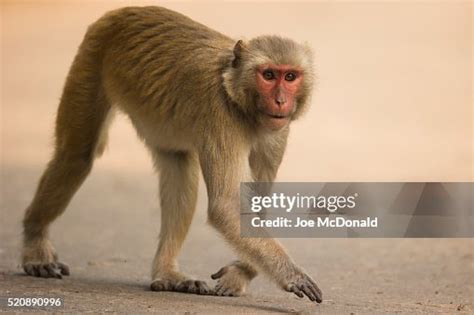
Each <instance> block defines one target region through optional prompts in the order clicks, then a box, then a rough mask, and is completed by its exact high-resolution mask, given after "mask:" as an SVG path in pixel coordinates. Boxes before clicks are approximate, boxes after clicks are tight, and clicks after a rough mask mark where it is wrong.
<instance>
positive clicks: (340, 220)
mask: <svg viewBox="0 0 474 315" xmlns="http://www.w3.org/2000/svg"><path fill="white" fill-rule="evenodd" d="M250 223H251V225H252V227H256V228H286V227H295V228H318V227H320V228H334V227H335V228H354V227H361V228H376V227H378V218H377V217H366V218H364V219H347V218H344V217H334V218H330V217H325V218H321V217H318V218H316V219H307V218H302V217H299V216H296V217H295V218H294V219H289V218H287V217H283V216H281V217H277V218H275V219H263V218H260V217H254V218H252V219H251V222H250Z"/></svg>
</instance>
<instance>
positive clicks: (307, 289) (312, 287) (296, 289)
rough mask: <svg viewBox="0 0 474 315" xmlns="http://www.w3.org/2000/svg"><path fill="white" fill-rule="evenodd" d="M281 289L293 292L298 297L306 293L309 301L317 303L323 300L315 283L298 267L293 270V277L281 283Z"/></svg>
mask: <svg viewBox="0 0 474 315" xmlns="http://www.w3.org/2000/svg"><path fill="white" fill-rule="evenodd" d="M283 289H284V290H285V291H287V292H293V293H294V294H296V295H297V296H298V297H300V298H302V297H304V296H305V295H306V296H307V297H308V298H309V299H310V300H311V301H316V302H318V303H321V302H322V301H323V293H322V292H321V290H320V289H319V288H318V286H317V285H316V282H314V280H313V279H311V277H310V276H308V275H307V274H306V273H305V272H304V271H302V270H300V269H299V268H297V269H296V270H295V274H294V276H293V279H291V280H290V282H289V283H287V284H285V285H283Z"/></svg>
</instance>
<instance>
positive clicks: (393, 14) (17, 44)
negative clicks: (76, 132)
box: [0, 0, 474, 313]
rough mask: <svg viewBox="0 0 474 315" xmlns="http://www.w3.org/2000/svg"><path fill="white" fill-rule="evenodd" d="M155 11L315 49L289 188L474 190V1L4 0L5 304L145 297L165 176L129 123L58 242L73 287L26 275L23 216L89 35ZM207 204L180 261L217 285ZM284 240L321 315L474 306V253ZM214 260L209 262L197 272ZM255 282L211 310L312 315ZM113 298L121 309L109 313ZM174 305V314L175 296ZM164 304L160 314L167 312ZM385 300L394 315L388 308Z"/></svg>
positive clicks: (457, 243)
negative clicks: (441, 186)
mask: <svg viewBox="0 0 474 315" xmlns="http://www.w3.org/2000/svg"><path fill="white" fill-rule="evenodd" d="M145 4H154V5H157V4H158V5H162V6H165V7H167V8H170V9H174V10H176V11H179V12H181V13H183V14H185V15H188V16H189V17H191V18H193V19H195V20H197V21H199V22H201V23H203V24H206V25H208V26H210V27H212V28H214V29H216V30H218V31H220V32H222V33H224V34H227V35H229V36H231V37H233V38H235V39H240V38H251V37H253V36H256V35H260V34H279V35H283V36H287V37H291V38H293V39H296V40H298V41H302V42H308V43H309V44H310V45H311V46H312V47H313V49H314V52H315V60H316V72H317V76H318V80H317V84H316V86H315V93H314V96H313V100H312V107H311V109H310V110H309V111H308V113H307V115H306V116H305V117H304V118H302V119H301V120H300V121H297V122H296V123H295V124H293V126H292V132H291V136H290V141H289V145H288V149H287V154H286V156H285V158H284V161H283V164H282V166H281V169H280V172H279V175H278V180H279V181H472V179H473V176H474V172H473V127H472V122H473V102H472V100H473V94H472V91H473V81H472V73H473V69H474V68H473V62H472V59H473V58H472V56H473V51H472V44H473V24H472V21H473V19H472V16H473V5H472V2H470V1H440V2H435V1H420V2H411V1H379V2H374V1H372V2H359V1H341V2H338V1H314V2H309V1H307V2H282V3H273V2H247V1H246V2H238V3H235V2H234V3H228V2H204V1H192V2H191V1H187V2H165V1H159V2H158V1H156V2H150V1H149V2H142V1H54V0H51V1H40V0H37V1H2V2H1V36H2V37H1V113H0V114H1V186H2V187H1V193H2V195H1V200H0V202H1V204H0V206H1V213H0V215H1V228H0V258H1V260H0V269H1V270H0V271H1V272H0V279H1V278H2V277H3V278H4V280H7V282H5V283H6V286H4V288H7V289H8V290H10V291H8V292H24V291H25V290H30V291H31V290H37V292H39V293H41V292H43V291H41V290H46V289H45V288H47V290H49V291H48V292H55V291H54V290H55V289H56V290H58V288H59V290H62V291H61V292H62V294H68V293H67V292H73V291H74V290H77V291H78V292H79V291H82V290H83V289H84V287H85V288H86V291H91V290H92V289H91V287H92V288H93V287H94V285H95V286H96V287H97V286H98V288H99V289H100V290H99V289H97V288H96V289H97V291H96V295H95V296H90V297H88V296H85V295H81V294H75V295H73V296H71V297H68V298H69V301H73V300H75V301H77V303H75V304H74V303H70V305H71V304H74V305H76V307H81V306H80V305H82V307H86V309H87V306H86V304H87V303H88V304H87V305H88V307H91V306H92V305H95V304H100V303H109V304H110V303H111V302H110V301H114V303H116V304H115V307H118V306H117V305H121V304H120V303H123V301H122V302H120V300H119V298H123V297H124V296H125V297H128V295H127V293H124V292H127V290H132V291H133V289H135V290H137V289H136V288H135V287H132V288H130V287H129V286H127V285H128V284H129V283H135V282H136V283H138V284H139V286H140V290H139V292H140V293H143V292H142V289H143V288H146V286H147V283H148V273H149V265H150V263H151V259H152V257H153V253H154V250H155V248H156V236H157V235H158V230H159V211H158V204H157V201H156V195H157V194H156V192H157V179H156V176H155V175H154V174H153V170H152V163H151V159H150V158H149V156H148V154H147V151H146V150H145V148H144V146H143V144H142V143H140V141H139V140H138V139H137V137H136V134H135V131H134V130H133V129H132V127H131V124H130V122H129V121H128V119H127V118H126V117H124V116H118V117H117V118H118V119H116V121H115V123H114V124H113V126H112V128H111V133H110V142H109V147H108V150H107V151H106V152H105V154H104V156H103V157H102V158H101V159H99V160H98V161H97V162H96V164H95V167H94V170H93V172H92V174H91V175H90V177H89V178H88V179H87V180H86V183H85V184H84V185H83V187H82V188H81V189H80V190H79V192H78V193H77V195H76V196H75V198H74V199H73V201H72V203H71V205H70V207H69V209H68V211H67V212H66V213H65V214H64V215H63V216H62V217H61V218H60V219H59V220H58V222H57V223H56V224H55V225H54V226H53V229H52V238H53V240H54V243H55V244H56V246H57V248H58V249H59V252H60V255H61V257H63V259H64V260H65V261H66V262H69V263H70V265H71V269H72V270H73V277H74V275H75V277H76V278H75V280H74V281H71V282H67V281H70V280H65V281H63V282H61V285H59V284H55V283H53V284H51V282H47V280H41V279H33V280H30V279H28V278H24V277H15V275H16V273H17V272H19V269H18V268H17V265H18V255H19V249H20V247H19V244H20V239H21V238H20V235H21V228H20V221H21V217H22V214H23V210H24V208H25V207H26V206H27V205H28V203H29V202H30V200H31V198H32V196H33V193H34V190H35V185H36V183H37V180H38V178H39V176H40V175H41V173H42V171H43V169H44V166H45V164H46V163H47V161H48V159H49V157H50V155H51V152H52V143H53V130H54V129H53V125H54V120H55V112H56V109H57V105H58V101H59V98H60V95H61V90H62V86H63V84H64V79H65V77H66V75H67V72H68V69H69V66H70V64H71V62H72V60H73V58H74V55H75V53H76V49H77V47H78V46H79V44H80V42H81V40H82V38H83V36H84V33H85V31H86V28H87V26H88V25H90V24H91V23H93V22H94V21H95V20H97V19H98V18H99V17H100V16H101V15H103V14H104V13H105V12H106V11H108V10H111V9H115V8H119V7H122V6H126V5H145ZM200 192H201V193H200V198H199V205H198V211H197V218H196V221H197V222H195V223H194V224H193V227H192V230H191V232H190V233H191V237H190V239H189V240H188V241H187V242H186V243H185V248H184V251H183V255H182V256H181V258H180V260H181V262H182V263H183V266H184V267H183V269H184V270H185V271H189V272H191V273H194V274H195V275H197V276H200V277H207V278H208V277H209V274H210V273H211V272H214V271H216V270H217V268H219V267H221V266H222V265H223V264H224V263H226V262H227V260H229V261H230V259H231V257H232V255H233V254H232V253H231V251H230V250H229V249H228V248H227V247H225V246H224V243H223V242H222V240H219V238H218V237H217V236H216V233H214V231H212V230H211V229H209V228H208V227H207V226H206V225H205V224H204V223H205V221H206V215H205V212H206V211H205V208H206V198H205V188H204V186H203V185H202V183H201V190H200ZM109 223H110V224H109ZM85 236H87V237H85ZM206 242H211V244H213V245H212V246H211V247H209V246H207V245H206V244H207V243H206ZM283 242H284V243H285V244H286V245H287V246H288V247H289V248H290V252H291V253H292V254H293V255H294V257H295V260H296V261H298V262H300V263H301V264H302V265H303V266H304V267H305V268H307V269H308V270H309V271H311V272H312V274H314V275H315V277H316V278H317V279H320V284H321V287H323V291H325V294H326V298H327V302H326V304H324V305H325V306H324V305H323V306H322V310H324V307H328V308H329V310H331V311H335V310H340V311H345V310H348V309H350V310H366V311H367V310H372V311H375V310H378V311H382V310H387V309H388V310H390V309H391V310H399V309H403V310H406V311H407V310H410V311H420V312H423V311H427V312H432V313H436V312H437V311H440V312H451V311H452V310H455V309H456V307H458V305H464V306H463V307H462V310H463V309H469V307H465V305H466V303H471V302H472V300H471V298H469V297H472V296H473V294H472V293H473V291H472V284H473V283H472V278H473V277H472V275H473V264H472V261H473V253H472V252H473V242H472V240H407V239H406V240H322V239H310V240H284V241H283ZM203 248H206V250H207V252H206V255H205V259H203V260H202V261H201V260H196V257H201V256H202V249H203ZM308 249H309V250H308ZM368 252H370V253H371V254H370V256H368V255H367V253H368ZM227 256H229V258H228V259H227V258H226V259H224V257H227ZM334 268H336V270H339V271H344V272H342V274H341V273H334V272H332V271H333V270H334ZM368 274H371V275H374V276H373V277H372V276H370V277H369V276H367V275H368ZM73 279H74V278H73ZM96 279H99V280H107V281H109V282H108V285H107V286H106V287H105V286H101V284H100V283H102V282H94V281H95V280H96ZM31 281H36V282H33V283H35V285H34V286H32V285H31V283H32V282H31ZM258 281H260V282H257V283H258V285H255V286H253V288H254V289H253V290H255V291H257V293H256V295H257V296H264V297H265V296H267V297H266V298H263V299H258V298H255V297H254V298H252V297H250V298H248V299H247V300H245V299H243V300H239V299H237V300H235V299H234V300H232V302H231V303H229V304H227V302H226V303H224V304H225V305H224V304H223V303H220V304H219V303H218V304H212V303H216V302H213V301H214V300H212V301H211V300H205V301H207V302H205V303H211V304H212V305H213V307H214V308H213V310H214V311H215V310H219V307H224V308H225V307H230V306H235V307H237V308H236V309H235V310H242V308H241V307H244V304H245V303H247V304H245V305H249V304H252V303H253V304H256V305H265V303H271V304H272V305H276V306H275V307H277V306H281V309H278V308H277V309H276V310H277V311H278V310H283V311H295V310H296V311H298V310H301V309H298V307H300V306H298V307H296V308H295V306H294V305H306V306H308V305H307V304H304V303H303V304H294V299H293V298H290V297H288V296H287V295H285V293H281V292H280V291H278V290H277V289H275V288H274V286H273V285H272V284H270V283H268V282H263V281H262V280H260V279H259V280H258ZM124 283H125V287H122V286H121V285H123V284H124ZM78 286H79V287H78ZM81 286H83V287H81ZM4 290H5V289H4ZM15 290H16V291H15ZM51 290H53V291H51ZM92 291H93V290H92ZM255 291H254V292H255ZM64 292H66V293H64ZM74 292H75V291H74ZM104 292H105V293H104ZM380 292H381V293H380ZM435 292H437V293H435ZM439 292H442V294H440V295H438V293H439ZM0 293H1V291H0ZM102 293H103V294H105V295H106V296H110V295H111V294H113V295H115V297H116V300H109V299H105V300H103V301H98V299H97V296H98V295H97V294H99V295H100V294H102ZM150 293H151V292H147V293H146V294H149V295H147V297H145V298H143V296H142V297H141V298H143V299H145V300H140V299H139V298H137V299H136V300H135V301H136V302H140V303H142V302H143V303H149V304H150V305H151V306H153V307H155V306H156V305H155V304H153V303H155V302H156V299H157V296H156V295H151V294H150ZM143 294H144V293H143ZM162 296H164V297H165V298H166V297H167V298H169V299H171V301H173V297H174V296H173V295H169V296H167V295H160V297H162ZM283 296H284V297H285V298H284V299H281V297H283ZM275 297H279V298H278V299H275ZM400 298H404V299H405V300H404V302H400ZM146 299H148V300H146ZM186 299H188V300H186ZM189 299H191V300H189ZM192 299H195V297H188V296H186V297H183V295H181V296H180V297H179V298H175V300H176V301H180V302H179V303H184V304H180V305H185V306H186V305H187V304H185V303H187V302H186V301H188V302H189V301H191V302H189V303H191V304H189V305H191V306H192V307H193V308H192V309H193V310H206V305H207V304H202V303H201V304H199V305H198V306H196V304H193V303H195V302H196V301H198V300H192ZM249 299H250V300H249ZM252 299H253V300H252ZM165 300H166V299H165ZM166 301H169V300H166ZM166 301H164V300H160V303H161V304H160V305H159V306H156V307H158V309H159V310H166V305H168V304H166V303H167V302H166ZM183 301H184V302H183ZM199 301H202V300H199ZM209 301H211V302H209ZM219 301H222V300H219ZM240 301H243V302H240ZM288 301H289V302H288ZM376 301H378V303H382V301H383V303H385V304H384V305H383V306H381V307H380V308H377V306H373V305H377V302H376ZM85 302H87V303H85ZM81 303H82V304H81ZM94 303H95V304H94ZM196 303H197V302H196ZM239 303H241V304H239ZM285 303H290V304H285ZM291 303H293V304H291ZM298 303H299V302H298ZM471 304H472V303H471ZM127 305H128V306H123V307H131V306H133V303H132V302H129V304H127ZM143 305H144V304H143ZM367 305H372V308H370V307H369V308H368V309H367ZM168 306H169V305H168ZM191 306H190V307H191ZM98 307H101V309H103V305H99V306H98ZM111 307H112V306H111ZM169 307H170V310H176V309H177V308H176V307H177V306H176V305H174V306H169ZM199 307H202V308H201V309H200V308H199ZM239 307H240V308H239ZM308 307H309V306H308ZM79 309H80V308H79ZM112 309H115V310H117V308H113V307H112ZM76 310H77V309H76ZM122 310H126V308H124V309H122ZM247 310H248V309H247ZM251 310H252V311H256V310H258V309H251ZM264 310H266V311H272V310H273V311H275V309H271V308H270V309H264Z"/></svg>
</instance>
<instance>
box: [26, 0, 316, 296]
mask: <svg viewBox="0 0 474 315" xmlns="http://www.w3.org/2000/svg"><path fill="white" fill-rule="evenodd" d="M269 62H270V63H273V64H279V63H282V64H290V65H293V66H297V67H299V68H302V69H304V71H305V77H304V85H303V87H302V88H301V90H300V91H299V94H298V95H297V106H296V108H295V110H294V112H293V116H292V117H291V118H292V119H295V118H297V117H299V116H300V114H301V113H302V112H303V111H304V109H305V107H306V105H307V103H308V98H309V96H310V92H311V88H312V84H313V72H312V59H311V52H310V50H309V49H308V48H307V47H305V46H302V45H299V44H297V43H295V42H293V41H292V40H289V39H285V38H281V37H276V36H262V37H257V38H255V39H252V40H250V41H248V42H239V43H238V45H236V41H235V40H233V39H230V38H229V37H227V36H225V35H222V34H220V33H218V32H216V31H214V30H211V29H209V28H208V27H206V26H204V25H202V24H199V23H197V22H194V21H192V20H191V19H189V18H187V17H185V16H183V15H181V14H179V13H176V12H173V11H170V10H167V9H164V8H159V7H142V8H139V7H129V8H123V9H119V10H116V11H112V12H109V13H107V14H106V15H105V16H103V17H102V18H101V19H100V20H98V21H97V22H96V23H94V24H93V25H91V26H90V27H89V29H88V31H87V34H86V35H85V38H84V40H83V42H82V44H81V46H80V48H79V51H78V53H77V56H76V58H75V60H74V63H73V65H72V67H71V69H70V72H69V75H68V78H67V80H66V85H65V87H64V92H63V96H62V98H61V102H60V105H59V110H58V116H57V122H56V147H55V154H54V157H53V159H52V160H51V162H50V163H49V165H48V168H47V169H46V171H45V173H44V174H43V176H42V178H41V181H40V184H39V186H38V190H37V192H36V195H35V198H34V199H33V201H32V203H31V205H30V206H29V208H28V209H27V212H26V215H25V219H24V249H23V266H24V269H25V271H26V272H27V273H28V274H30V275H35V276H44V277H61V274H68V273H69V271H68V269H67V266H65V265H64V264H62V263H60V262H58V259H57V255H56V253H55V251H54V249H53V247H52V246H51V244H50V243H49V240H48V227H49V225H50V223H51V222H52V221H53V220H54V219H55V218H56V217H58V216H59V215H60V214H61V213H62V212H63V211H64V209H65V208H66V206H67V204H68V203H69V201H70V199H71V198H72V196H73V195H74V193H75V191H76V190H77V189H78V188H79V186H80V185H81V183H82V182H83V180H84V179H85V177H86V176H87V175H88V173H89V171H90V170H91V168H92V163H93V160H94V157H95V156H97V155H100V153H101V152H102V151H103V148H104V146H105V140H106V134H107V127H108V125H109V123H110V120H111V118H112V117H113V112H114V111H115V109H119V110H121V111H123V112H125V113H126V114H127V115H128V116H129V117H130V118H131V121H132V123H133V124H134V126H135V128H136V129H137V132H138V134H139V136H140V137H141V138H142V139H143V140H144V142H145V143H146V145H147V146H148V148H149V149H150V151H151V152H152V154H153V157H154V160H155V162H156V163H155V164H156V168H157V170H158V172H159V173H160V194H161V210H162V223H161V233H160V244H159V246H158V250H157V254H156V256H155V259H154V261H153V266H152V279H153V282H152V285H151V288H152V289H153V290H156V291H162V290H178V291H185V292H192V293H199V294H209V293H212V292H213V290H210V289H209V288H208V287H207V285H206V283H205V282H203V281H196V280H193V279H189V278H188V277H186V276H185V275H183V274H181V273H180V272H179V271H178V267H177V263H176V256H177V255H178V252H179V249H180V248H181V245H182V243H183V241H184V239H185V236H186V234H187V232H188V228H189V225H190V223H191V220H192V217H193V213H194V210H195V203H196V196H197V183H198V174H199V173H198V172H199V168H201V170H202V172H203V175H204V180H205V182H206V185H207V190H208V197H209V209H208V213H209V222H210V224H211V225H213V226H214V227H215V228H216V229H217V230H218V231H220V232H221V233H222V234H223V236H224V237H225V239H226V240H227V241H228V242H229V243H230V244H231V245H232V246H233V247H234V248H235V249H236V250H237V251H238V253H239V254H240V256H241V258H242V259H243V261H244V262H234V263H231V264H230V265H228V266H226V267H224V268H223V269H221V270H220V271H219V272H218V273H216V274H215V275H213V277H214V278H215V279H218V285H217V287H216V290H215V291H214V292H216V294H219V295H240V294H242V293H243V292H244V290H245V287H246V285H247V284H248V282H250V280H251V279H252V278H253V277H255V276H256V274H257V269H258V270H260V271H263V272H265V273H266V274H268V275H269V276H270V277H271V278H272V279H273V280H275V281H276V282H277V283H278V284H279V285H280V286H281V287H282V288H283V289H285V290H287V291H291V292H294V293H295V294H297V295H298V296H302V295H303V294H305V295H307V296H308V297H310V298H311V299H312V300H317V301H320V300H321V293H320V291H319V289H318V288H317V286H316V285H315V284H314V281H312V280H311V278H310V277H309V276H307V275H306V274H305V273H304V272H303V271H301V269H299V268H298V267H297V266H296V265H295V264H294V263H293V262H292V260H291V259H290V258H289V256H288V255H287V254H286V252H285V251H284V249H283V248H282V247H281V245H279V243H278V242H277V241H275V240H273V239H250V238H241V237H240V231H239V224H238V222H239V214H238V204H239V200H238V198H239V196H238V195H239V184H240V182H242V181H249V180H251V179H252V178H253V179H254V180H258V181H273V180H274V178H275V176H276V172H277V170H278V167H279V165H280V163H281V160H282V157H283V153H284V150H285V147H286V140H287V136H288V132H289V127H288V125H287V126H285V127H284V128H282V129H281V130H278V131H270V130H267V129H265V128H263V127H262V126H261V124H260V123H259V119H260V118H259V113H258V111H257V106H256V104H257V103H258V102H259V101H260V99H259V94H258V91H256V89H255V67H257V66H258V65H261V64H263V63H269Z"/></svg>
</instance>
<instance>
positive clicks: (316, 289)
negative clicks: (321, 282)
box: [308, 277, 323, 303]
mask: <svg viewBox="0 0 474 315" xmlns="http://www.w3.org/2000/svg"><path fill="white" fill-rule="evenodd" d="M308 279H309V281H310V283H311V285H309V288H310V289H311V290H312V291H313V292H314V295H315V296H316V302H318V303H321V302H322V301H323V292H322V291H321V289H319V287H318V285H317V284H316V283H315V282H314V280H313V279H311V278H310V277H308Z"/></svg>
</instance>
